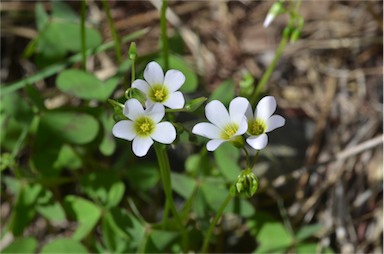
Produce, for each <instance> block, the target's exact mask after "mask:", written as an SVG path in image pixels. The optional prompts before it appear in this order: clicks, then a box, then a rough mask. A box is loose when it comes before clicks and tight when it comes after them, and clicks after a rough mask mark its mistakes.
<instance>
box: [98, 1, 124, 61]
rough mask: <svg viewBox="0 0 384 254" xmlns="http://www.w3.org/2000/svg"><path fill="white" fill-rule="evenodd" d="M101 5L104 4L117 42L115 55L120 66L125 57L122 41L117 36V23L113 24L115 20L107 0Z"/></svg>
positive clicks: (110, 27)
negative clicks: (122, 50) (122, 51)
mask: <svg viewBox="0 0 384 254" xmlns="http://www.w3.org/2000/svg"><path fill="white" fill-rule="evenodd" d="M101 3H102V4H103V8H104V11H105V13H106V14H107V19H108V25H109V29H110V30H111V33H112V37H113V40H114V41H115V54H116V58H117V62H118V63H119V64H120V63H121V62H122V61H123V56H122V55H123V54H122V53H121V44H120V39H119V36H118V34H117V30H116V27H115V23H114V22H113V19H112V15H111V10H110V8H109V5H108V3H107V1H106V0H102V1H101Z"/></svg>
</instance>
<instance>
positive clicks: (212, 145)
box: [207, 139, 225, 151]
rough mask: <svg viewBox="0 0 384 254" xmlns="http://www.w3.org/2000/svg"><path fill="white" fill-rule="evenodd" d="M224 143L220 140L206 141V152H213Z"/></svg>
mask: <svg viewBox="0 0 384 254" xmlns="http://www.w3.org/2000/svg"><path fill="white" fill-rule="evenodd" d="M224 142H225V140H222V139H212V140H210V141H208V143H207V150H208V151H215V150H216V148H218V147H219V146H220V145H221V144H222V143H224Z"/></svg>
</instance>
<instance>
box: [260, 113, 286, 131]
mask: <svg viewBox="0 0 384 254" xmlns="http://www.w3.org/2000/svg"><path fill="white" fill-rule="evenodd" d="M284 124H285V119H284V117H282V116H279V115H273V116H271V117H270V118H269V119H268V122H267V130H266V131H265V132H270V131H273V130H274V129H277V128H279V127H281V126H284Z"/></svg>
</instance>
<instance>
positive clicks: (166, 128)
mask: <svg viewBox="0 0 384 254" xmlns="http://www.w3.org/2000/svg"><path fill="white" fill-rule="evenodd" d="M151 137H152V138H153V139H154V140H155V141H157V142H159V143H163V144H171V143H172V142H173V141H175V139H176V129H175V127H174V126H173V125H172V124H171V123H170V122H161V123H159V124H158V125H157V126H156V130H155V132H154V133H152V135H151Z"/></svg>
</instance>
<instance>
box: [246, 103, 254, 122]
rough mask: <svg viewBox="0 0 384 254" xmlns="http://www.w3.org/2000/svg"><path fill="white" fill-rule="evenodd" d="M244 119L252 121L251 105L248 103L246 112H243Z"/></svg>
mask: <svg viewBox="0 0 384 254" xmlns="http://www.w3.org/2000/svg"><path fill="white" fill-rule="evenodd" d="M245 117H246V118H247V119H248V121H249V120H251V119H253V110H252V105H251V103H248V106H247V110H246V111H245Z"/></svg>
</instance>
